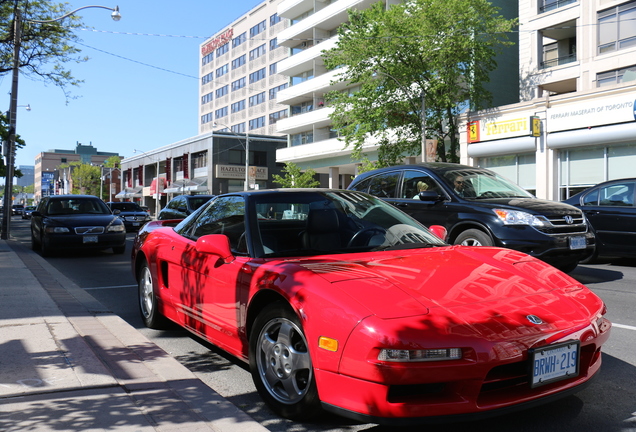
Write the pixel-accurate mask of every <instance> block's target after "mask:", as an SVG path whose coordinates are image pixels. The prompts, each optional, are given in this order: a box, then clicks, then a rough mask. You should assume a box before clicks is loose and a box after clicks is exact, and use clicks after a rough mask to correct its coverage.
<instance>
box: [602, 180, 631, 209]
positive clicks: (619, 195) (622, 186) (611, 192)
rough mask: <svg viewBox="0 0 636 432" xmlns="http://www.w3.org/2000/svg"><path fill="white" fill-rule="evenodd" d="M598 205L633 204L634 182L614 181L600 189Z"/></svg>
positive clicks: (622, 205) (629, 205)
mask: <svg viewBox="0 0 636 432" xmlns="http://www.w3.org/2000/svg"><path fill="white" fill-rule="evenodd" d="M599 192H600V201H599V203H600V205H603V206H612V207H632V206H634V183H615V184H612V185H609V186H606V187H604V188H601V189H600V191H599Z"/></svg>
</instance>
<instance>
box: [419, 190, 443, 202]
mask: <svg viewBox="0 0 636 432" xmlns="http://www.w3.org/2000/svg"><path fill="white" fill-rule="evenodd" d="M417 197H418V198H419V199H420V201H435V202H437V201H443V200H444V197H443V196H441V195H440V194H439V193H437V192H435V191H428V190H427V191H422V192H420V193H419V194H417Z"/></svg>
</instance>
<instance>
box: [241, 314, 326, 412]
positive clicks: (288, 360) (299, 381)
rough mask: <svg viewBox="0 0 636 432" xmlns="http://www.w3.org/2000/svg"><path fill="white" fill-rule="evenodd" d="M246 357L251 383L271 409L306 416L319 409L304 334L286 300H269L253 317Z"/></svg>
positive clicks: (311, 365) (318, 400) (316, 390)
mask: <svg viewBox="0 0 636 432" xmlns="http://www.w3.org/2000/svg"><path fill="white" fill-rule="evenodd" d="M249 359H250V370H251V372H252V379H253V380H254V385H255V386H256V389H257V390H258V393H259V394H260V396H261V397H262V398H263V400H264V401H265V402H266V403H267V405H269V407H270V408H271V409H272V410H273V411H274V412H276V413H277V414H279V415H281V416H283V417H286V418H288V419H292V420H307V419H311V418H313V417H316V416H317V415H318V414H319V413H320V412H321V411H322V408H321V405H320V399H319V398H318V389H317V387H316V380H315V376H314V368H313V364H312V362H311V356H310V354H309V347H308V344H307V338H306V337H305V333H304V331H303V329H302V327H301V324H300V320H299V319H298V316H296V314H295V313H294V312H293V311H292V310H291V308H290V307H289V306H288V305H287V304H285V303H283V302H276V303H273V304H271V305H269V306H267V307H266V308H265V309H263V311H262V312H261V313H260V314H259V315H258V316H257V317H256V320H255V321H254V326H253V327H252V331H251V333H250V340H249Z"/></svg>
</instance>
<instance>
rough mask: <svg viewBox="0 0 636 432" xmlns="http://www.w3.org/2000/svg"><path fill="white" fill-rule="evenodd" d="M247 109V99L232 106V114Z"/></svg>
mask: <svg viewBox="0 0 636 432" xmlns="http://www.w3.org/2000/svg"><path fill="white" fill-rule="evenodd" d="M244 109H245V99H243V100H240V101H238V102H235V103H233V104H232V105H231V110H232V113H237V112H239V111H243V110H244Z"/></svg>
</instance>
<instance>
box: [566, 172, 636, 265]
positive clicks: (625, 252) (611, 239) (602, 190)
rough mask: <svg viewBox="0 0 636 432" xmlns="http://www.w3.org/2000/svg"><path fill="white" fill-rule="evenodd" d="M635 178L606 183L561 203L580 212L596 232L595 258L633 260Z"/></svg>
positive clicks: (635, 239) (634, 250)
mask: <svg viewBox="0 0 636 432" xmlns="http://www.w3.org/2000/svg"><path fill="white" fill-rule="evenodd" d="M635 194H636V178H629V179H620V180H610V181H606V182H604V183H600V184H598V185H596V186H593V187H591V188H589V189H586V190H584V191H583V192H580V193H578V194H576V195H574V196H572V197H570V198H569V199H567V200H565V201H564V202H566V203H568V204H571V205H573V206H575V207H578V208H580V209H581V210H582V211H583V213H585V216H586V217H587V220H588V221H589V222H590V224H591V225H592V227H593V228H594V230H595V231H596V253H595V256H594V257H593V258H596V257H618V258H621V257H636V246H635V245H636V196H635Z"/></svg>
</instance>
